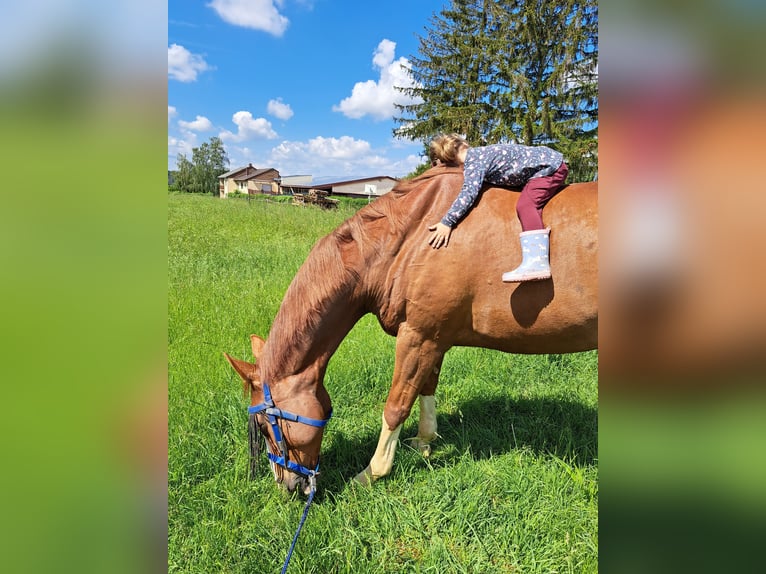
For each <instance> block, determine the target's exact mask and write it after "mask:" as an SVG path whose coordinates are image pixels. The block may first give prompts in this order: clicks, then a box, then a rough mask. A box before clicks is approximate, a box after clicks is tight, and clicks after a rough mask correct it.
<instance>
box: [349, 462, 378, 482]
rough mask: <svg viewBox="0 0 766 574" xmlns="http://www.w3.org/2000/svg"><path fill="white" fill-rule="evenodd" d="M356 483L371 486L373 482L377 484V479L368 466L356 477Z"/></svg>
mask: <svg viewBox="0 0 766 574" xmlns="http://www.w3.org/2000/svg"><path fill="white" fill-rule="evenodd" d="M354 481H356V482H357V483H359V484H361V485H362V486H370V485H372V483H373V482H375V477H374V476H373V475H372V471H371V470H370V467H369V466H368V467H367V468H365V469H364V470H363V471H362V472H360V473H359V474H357V475H356V476H355V477H354Z"/></svg>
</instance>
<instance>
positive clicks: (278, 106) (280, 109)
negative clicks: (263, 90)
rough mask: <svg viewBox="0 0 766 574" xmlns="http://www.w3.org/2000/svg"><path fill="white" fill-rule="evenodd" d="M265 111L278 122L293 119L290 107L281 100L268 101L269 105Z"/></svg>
mask: <svg viewBox="0 0 766 574" xmlns="http://www.w3.org/2000/svg"><path fill="white" fill-rule="evenodd" d="M266 111H267V112H269V113H270V114H271V115H272V116H274V117H275V118H278V119H280V120H289V119H290V118H291V117H293V109H292V108H291V107H290V104H286V103H284V102H283V101H282V98H277V99H276V100H269V104H268V105H267V106H266Z"/></svg>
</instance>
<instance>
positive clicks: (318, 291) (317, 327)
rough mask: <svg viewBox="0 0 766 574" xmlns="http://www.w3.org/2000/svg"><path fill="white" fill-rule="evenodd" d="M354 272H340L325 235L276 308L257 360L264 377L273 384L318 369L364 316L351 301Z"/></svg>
mask: <svg viewBox="0 0 766 574" xmlns="http://www.w3.org/2000/svg"><path fill="white" fill-rule="evenodd" d="M355 277H356V275H355V274H354V273H350V272H349V270H347V269H345V268H344V267H343V265H342V261H341V260H340V256H339V254H338V253H337V250H334V246H333V245H332V239H331V237H330V236H328V237H326V238H324V239H323V240H322V242H321V243H320V244H318V246H317V247H316V248H315V249H314V250H312V252H311V253H310V254H309V257H308V258H307V259H306V262H305V263H304V264H303V266H302V267H301V268H300V270H299V271H298V273H297V274H296V276H295V278H294V279H293V281H292V283H291V284H290V287H289V288H288V290H287V293H286V294H285V297H284V299H283V301H282V305H281V306H280V309H279V312H278V313H277V316H276V317H275V318H274V323H273V325H272V328H271V332H270V333H269V337H268V342H267V344H266V347H265V348H264V353H263V358H262V360H260V361H259V364H260V365H261V368H262V369H263V370H264V372H263V375H264V376H265V377H266V378H269V379H272V380H275V379H279V378H282V377H285V376H289V375H293V374H296V373H301V372H303V371H306V370H307V369H318V372H319V373H320V374H322V375H323V374H324V371H325V369H326V367H327V363H328V362H329V360H330V357H332V355H333V353H334V352H335V351H336V349H337V348H338V346H339V345H340V343H341V341H343V339H344V337H345V336H346V335H347V334H348V333H349V331H350V330H351V329H352V327H353V326H354V324H355V323H356V322H357V321H358V320H359V318H360V317H361V316H362V315H363V314H364V311H362V304H361V303H355V302H354V299H353V293H354V288H355V286H356V285H355V283H356V282H355Z"/></svg>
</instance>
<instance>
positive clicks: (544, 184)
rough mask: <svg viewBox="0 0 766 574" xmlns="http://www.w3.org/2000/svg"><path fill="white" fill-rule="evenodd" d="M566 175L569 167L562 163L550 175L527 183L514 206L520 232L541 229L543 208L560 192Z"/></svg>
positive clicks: (534, 178) (535, 178)
mask: <svg viewBox="0 0 766 574" xmlns="http://www.w3.org/2000/svg"><path fill="white" fill-rule="evenodd" d="M568 173H569V167H568V166H567V164H566V163H562V164H561V167H559V168H558V169H557V170H556V171H555V172H553V174H552V175H549V176H546V177H533V178H532V179H530V180H529V181H528V182H527V184H526V185H525V186H524V189H522V190H521V196H520V197H519V201H518V203H517V204H516V213H517V214H518V216H519V221H521V230H522V231H533V230H536V229H543V207H544V206H545V204H546V203H548V201H550V199H551V198H552V197H553V196H554V195H556V194H557V193H558V192H559V191H560V190H561V188H562V186H563V185H564V180H566V178H567V174H568Z"/></svg>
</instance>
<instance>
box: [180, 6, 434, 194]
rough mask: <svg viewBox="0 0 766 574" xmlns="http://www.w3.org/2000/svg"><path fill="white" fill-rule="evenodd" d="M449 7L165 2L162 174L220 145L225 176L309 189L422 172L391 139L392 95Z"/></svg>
mask: <svg viewBox="0 0 766 574" xmlns="http://www.w3.org/2000/svg"><path fill="white" fill-rule="evenodd" d="M446 4H448V2H447V0H386V1H385V2H369V3H368V2H360V1H358V0H355V1H351V0H191V1H190V0H170V2H169V3H168V168H169V169H174V168H175V162H176V156H177V154H178V153H184V154H185V155H186V156H187V157H189V158H191V149H192V148H193V147H196V146H198V145H200V144H201V143H203V142H205V141H207V140H209V139H210V138H211V137H213V136H218V137H220V138H221V139H222V140H223V141H224V145H225V147H226V151H227V153H228V156H229V160H230V163H231V167H232V168H234V167H238V166H241V165H246V164H248V163H252V164H253V165H254V166H256V167H274V168H276V169H278V170H279V171H280V173H281V175H283V176H287V175H312V176H313V177H314V179H315V181H322V180H328V179H346V178H349V179H352V178H358V177H372V176H378V175H389V176H392V177H401V176H404V175H406V174H408V173H410V172H411V171H412V170H413V169H414V168H415V167H416V166H417V165H419V164H420V163H422V161H423V159H424V158H423V157H421V155H420V154H421V153H422V151H423V149H422V145H421V144H420V143H419V142H410V141H407V140H401V139H398V138H395V137H394V136H393V135H392V130H393V129H394V128H395V127H396V124H395V123H394V122H393V119H392V118H393V116H394V115H395V114H396V110H395V109H394V107H393V102H394V101H396V102H398V103H406V101H405V96H404V95H402V94H400V93H398V92H396V91H395V90H394V89H393V86H402V85H406V84H407V83H408V82H410V81H411V80H410V78H409V76H408V74H407V73H406V71H405V70H404V69H403V67H402V64H404V65H405V66H406V65H407V64H408V62H409V59H410V58H411V57H412V56H415V55H417V53H418V52H417V50H418V46H419V43H418V37H419V36H423V35H424V34H425V28H426V26H429V27H430V18H431V16H432V15H433V14H435V13H439V12H440V11H441V10H442V8H443V7H444V6H445V5H446Z"/></svg>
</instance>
